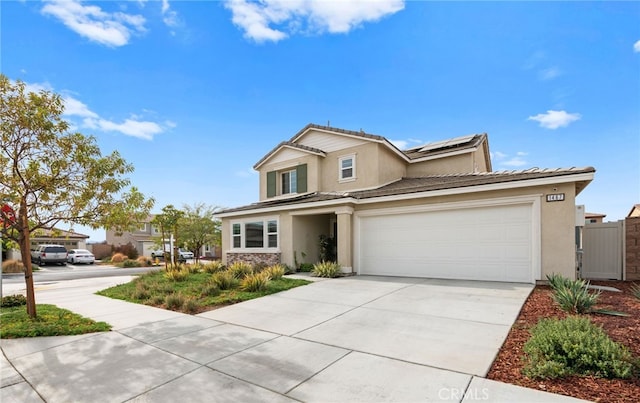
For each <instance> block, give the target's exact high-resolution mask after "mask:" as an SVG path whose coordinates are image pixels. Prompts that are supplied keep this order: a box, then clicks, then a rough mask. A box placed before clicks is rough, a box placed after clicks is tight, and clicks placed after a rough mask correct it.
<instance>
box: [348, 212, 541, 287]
mask: <svg viewBox="0 0 640 403" xmlns="http://www.w3.org/2000/svg"><path fill="white" fill-rule="evenodd" d="M356 230H357V231H358V236H357V240H356V242H357V249H356V264H357V269H358V272H359V273H360V274H375V275H392V276H411V277H430V278H443V279H469V280H490V281H509V282H528V283H530V282H533V281H534V276H533V256H532V254H533V250H534V249H533V245H532V206H531V204H516V205H504V206H491V207H486V206H485V207H476V208H465V209H452V210H444V211H424V212H412V213H403V214H392V215H371V216H360V217H359V218H358V222H357V229H356Z"/></svg>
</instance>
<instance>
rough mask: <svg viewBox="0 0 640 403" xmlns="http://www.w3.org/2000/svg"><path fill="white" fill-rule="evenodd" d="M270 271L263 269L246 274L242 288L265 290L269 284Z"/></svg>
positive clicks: (250, 290)
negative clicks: (259, 271)
mask: <svg viewBox="0 0 640 403" xmlns="http://www.w3.org/2000/svg"><path fill="white" fill-rule="evenodd" d="M270 279H271V278H270V277H269V273H267V272H266V271H263V272H261V273H254V274H249V275H247V276H245V277H244V278H243V279H242V281H241V282H240V288H241V289H242V290H243V291H249V292H257V291H264V290H266V289H267V285H268V284H269V280H270Z"/></svg>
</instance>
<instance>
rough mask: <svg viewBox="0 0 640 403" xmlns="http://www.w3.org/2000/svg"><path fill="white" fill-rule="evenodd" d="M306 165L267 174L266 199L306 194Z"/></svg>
mask: <svg viewBox="0 0 640 403" xmlns="http://www.w3.org/2000/svg"><path fill="white" fill-rule="evenodd" d="M306 191H307V164H300V165H298V166H296V167H295V168H293V167H290V168H287V169H286V170H284V169H283V170H278V171H269V172H267V197H274V196H279V195H287V194H295V193H306Z"/></svg>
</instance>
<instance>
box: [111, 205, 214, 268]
mask: <svg viewBox="0 0 640 403" xmlns="http://www.w3.org/2000/svg"><path fill="white" fill-rule="evenodd" d="M154 217H155V216H154V215H150V216H149V217H148V218H147V220H146V221H145V222H143V223H140V224H139V225H138V228H137V229H136V230H135V231H125V232H122V233H118V232H116V231H114V230H107V235H106V241H107V244H109V245H113V246H115V247H118V246H122V245H126V244H128V243H131V244H132V245H133V246H134V247H135V248H136V250H137V251H138V254H139V255H140V256H151V252H152V251H155V250H156V249H158V245H157V243H156V239H159V238H160V237H161V236H162V233H161V232H160V229H159V228H158V227H156V226H154V225H152V224H151V221H152V220H153V218H154ZM220 253H221V252H220V247H219V246H218V247H214V246H212V245H211V246H210V245H205V246H203V247H202V249H201V250H200V254H199V256H205V257H210V258H220Z"/></svg>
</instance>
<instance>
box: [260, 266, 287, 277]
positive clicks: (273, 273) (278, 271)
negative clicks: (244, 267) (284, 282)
mask: <svg viewBox="0 0 640 403" xmlns="http://www.w3.org/2000/svg"><path fill="white" fill-rule="evenodd" d="M286 271H287V269H286V268H285V267H284V266H283V265H281V264H274V265H273V266H269V267H267V268H266V269H264V271H263V273H268V275H269V277H271V280H280V279H281V278H282V276H284V273H285V272H286Z"/></svg>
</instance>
